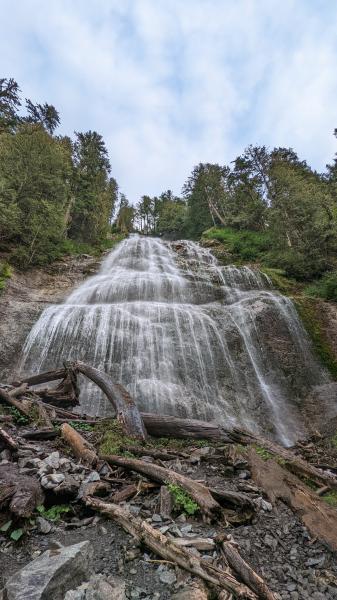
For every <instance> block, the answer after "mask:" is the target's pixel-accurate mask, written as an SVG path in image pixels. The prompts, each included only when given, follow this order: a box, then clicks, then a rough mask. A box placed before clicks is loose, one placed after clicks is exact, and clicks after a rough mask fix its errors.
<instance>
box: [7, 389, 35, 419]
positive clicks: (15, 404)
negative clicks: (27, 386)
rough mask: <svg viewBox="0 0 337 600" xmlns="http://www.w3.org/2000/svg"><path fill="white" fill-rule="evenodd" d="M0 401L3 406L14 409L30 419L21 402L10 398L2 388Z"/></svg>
mask: <svg viewBox="0 0 337 600" xmlns="http://www.w3.org/2000/svg"><path fill="white" fill-rule="evenodd" d="M0 400H2V401H3V402H5V404H7V405H8V406H11V407H13V408H16V409H17V410H18V411H19V412H20V413H21V414H22V415H24V416H25V417H28V419H31V416H30V413H29V410H28V409H27V408H26V407H25V406H23V405H22V403H21V402H19V401H18V400H16V399H15V398H12V397H11V396H10V395H9V393H8V392H6V390H3V389H2V388H0Z"/></svg>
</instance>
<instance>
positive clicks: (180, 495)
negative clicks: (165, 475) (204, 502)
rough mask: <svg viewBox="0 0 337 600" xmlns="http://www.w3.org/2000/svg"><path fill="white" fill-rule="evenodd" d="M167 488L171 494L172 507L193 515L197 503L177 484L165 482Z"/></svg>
mask: <svg viewBox="0 0 337 600" xmlns="http://www.w3.org/2000/svg"><path fill="white" fill-rule="evenodd" d="M167 488H168V490H169V491H170V492H171V494H172V497H173V500H174V507H175V508H176V509H177V510H179V511H182V512H184V513H186V514H187V515H189V516H193V515H194V514H195V513H196V512H198V510H199V506H198V504H197V503H196V502H195V501H194V500H193V499H192V498H191V497H190V496H189V495H188V494H187V493H186V492H185V490H183V489H182V488H181V487H180V486H179V485H175V484H174V483H167Z"/></svg>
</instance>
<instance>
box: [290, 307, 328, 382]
mask: <svg viewBox="0 0 337 600" xmlns="http://www.w3.org/2000/svg"><path fill="white" fill-rule="evenodd" d="M294 302H295V306H296V309H297V312H298V314H299V316H300V317H301V319H302V322H303V325H304V327H305V328H306V330H307V332H308V334H309V336H310V338H311V340H312V343H313V347H314V350H315V352H316V354H317V355H318V356H319V358H320V360H321V362H322V364H323V366H324V367H325V368H326V369H327V370H328V371H329V372H330V373H331V375H332V376H333V378H334V379H337V359H336V356H335V353H334V351H333V349H332V348H331V346H330V344H329V342H328V340H327V337H326V334H325V331H324V327H323V325H322V323H321V320H320V307H319V304H318V303H317V301H315V300H314V299H313V298H305V297H301V298H299V297H296V298H295V300H294Z"/></svg>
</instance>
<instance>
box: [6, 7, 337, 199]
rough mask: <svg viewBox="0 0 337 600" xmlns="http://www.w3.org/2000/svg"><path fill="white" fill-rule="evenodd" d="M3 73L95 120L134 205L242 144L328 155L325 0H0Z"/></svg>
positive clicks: (336, 42) (72, 115) (329, 24)
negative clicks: (143, 197)
mask: <svg viewBox="0 0 337 600" xmlns="http://www.w3.org/2000/svg"><path fill="white" fill-rule="evenodd" d="M0 15H1V36H0V66H1V69H0V72H1V76H4V77H14V78H15V79H16V80H17V81H18V83H19V84H20V87H21V89H22V92H23V96H24V97H29V98H31V99H32V100H33V101H38V102H44V101H47V102H50V103H52V104H54V105H55V106H56V108H57V109H58V110H59V111H60V113H61V119H62V126H61V129H60V132H61V133H67V134H70V135H71V134H72V132H73V131H74V130H77V131H84V130H88V129H96V130H97V131H99V132H100V133H101V134H102V135H103V137H104V139H105V140H106V143H107V146H108V149H109V154H110V159H111V164H112V174H113V175H114V176H115V177H116V179H117V181H118V183H119V185H120V187H121V190H122V191H123V192H125V193H126V194H127V196H128V197H129V198H130V200H131V201H132V202H135V201H137V199H138V198H139V197H140V196H141V195H143V194H151V195H152V194H158V193H160V192H161V191H163V190H164V189H167V188H171V189H173V190H174V191H175V192H176V193H179V192H180V190H181V187H182V185H183V183H184V181H185V180H186V178H187V176H188V174H189V173H190V171H191V169H192V168H193V166H194V165H195V164H197V163H198V162H206V161H207V162H219V163H221V164H225V163H228V162H230V161H231V160H233V159H234V158H235V156H236V155H237V154H239V153H240V152H241V151H242V150H243V149H244V147H245V146H246V145H248V144H249V143H253V144H255V143H257V144H266V145H268V146H280V145H282V146H283V145H285V146H292V147H294V148H295V149H296V150H297V151H298V153H299V154H300V156H301V158H306V159H307V160H308V162H309V163H310V164H311V165H312V166H314V167H315V168H317V169H323V168H324V166H325V164H326V163H327V162H329V161H331V159H332V157H333V155H334V153H335V152H336V140H335V138H334V137H333V135H332V132H333V130H334V128H335V127H337V1H336V0H48V2H46V0H45V1H42V0H10V1H9V0H0Z"/></svg>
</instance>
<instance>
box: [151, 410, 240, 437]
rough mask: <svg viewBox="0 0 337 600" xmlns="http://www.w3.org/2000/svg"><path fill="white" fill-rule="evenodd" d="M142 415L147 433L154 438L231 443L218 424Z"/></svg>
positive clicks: (166, 416) (164, 416)
mask: <svg viewBox="0 0 337 600" xmlns="http://www.w3.org/2000/svg"><path fill="white" fill-rule="evenodd" d="M141 415H142V418H143V421H144V424H145V427H146V430H147V432H148V433H149V435H152V436H154V437H173V438H191V439H195V440H199V439H209V440H214V441H222V442H224V443H225V442H229V443H231V439H230V438H229V437H228V436H227V434H226V432H225V431H224V430H223V429H222V428H221V427H219V426H218V425H217V424H216V423H207V422H206V421H197V420H196V419H179V418H177V417H171V416H169V415H154V414H151V413H141Z"/></svg>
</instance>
